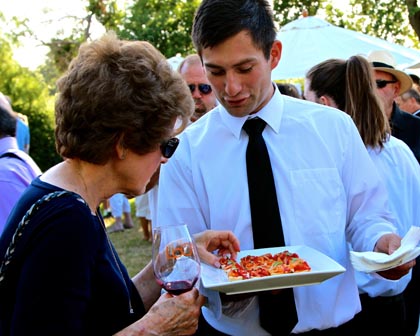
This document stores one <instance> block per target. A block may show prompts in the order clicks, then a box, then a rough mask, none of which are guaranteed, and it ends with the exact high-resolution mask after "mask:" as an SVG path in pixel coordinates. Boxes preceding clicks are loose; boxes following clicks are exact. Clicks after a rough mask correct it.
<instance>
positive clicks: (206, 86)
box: [188, 84, 212, 95]
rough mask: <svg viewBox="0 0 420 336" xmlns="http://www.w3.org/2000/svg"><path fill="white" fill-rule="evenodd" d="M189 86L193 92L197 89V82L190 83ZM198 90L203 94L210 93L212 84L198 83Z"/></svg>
mask: <svg viewBox="0 0 420 336" xmlns="http://www.w3.org/2000/svg"><path fill="white" fill-rule="evenodd" d="M188 87H189V88H190V91H191V93H193V92H194V91H195V84H188ZM197 87H198V91H200V93H202V94H205V95H207V94H209V93H211V91H212V90H211V86H210V85H209V84H198V85H197Z"/></svg>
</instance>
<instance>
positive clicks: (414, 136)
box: [368, 50, 420, 163]
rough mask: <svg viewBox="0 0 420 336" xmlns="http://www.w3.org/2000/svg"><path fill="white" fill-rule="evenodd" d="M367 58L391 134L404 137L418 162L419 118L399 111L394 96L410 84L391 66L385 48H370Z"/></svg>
mask: <svg viewBox="0 0 420 336" xmlns="http://www.w3.org/2000/svg"><path fill="white" fill-rule="evenodd" d="M368 60H369V62H370V63H371V64H372V67H373V69H374V75H375V79H376V86H377V90H376V91H377V93H378V95H379V97H380V99H381V101H382V103H383V106H384V110H385V114H386V116H387V117H388V120H389V123H390V125H391V131H392V135H393V136H394V137H396V138H398V139H400V140H402V141H404V142H405V143H406V144H407V145H408V147H410V149H411V150H412V151H413V153H414V156H415V157H416V159H417V161H418V162H419V163H420V118H418V117H415V116H413V115H411V114H410V113H406V112H404V111H401V110H400V108H399V107H398V105H397V104H396V103H395V99H396V98H397V97H398V96H400V95H402V94H403V93H405V92H407V91H408V90H409V89H411V87H412V86H413V81H412V80H411V78H410V76H409V75H407V74H406V73H405V72H403V71H400V70H397V69H395V60H394V58H393V56H392V55H391V54H390V53H389V52H387V51H385V50H378V51H372V52H371V53H370V54H369V55H368Z"/></svg>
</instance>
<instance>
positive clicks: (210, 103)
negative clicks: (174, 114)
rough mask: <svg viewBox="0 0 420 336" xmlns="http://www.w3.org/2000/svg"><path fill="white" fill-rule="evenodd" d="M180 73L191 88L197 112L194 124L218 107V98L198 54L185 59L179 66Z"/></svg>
mask: <svg viewBox="0 0 420 336" xmlns="http://www.w3.org/2000/svg"><path fill="white" fill-rule="evenodd" d="M178 72H179V73H180V74H181V76H182V78H184V80H185V82H186V83H187V85H188V87H189V88H190V91H191V95H192V97H193V99H194V102H195V112H194V114H193V115H192V116H191V122H194V121H196V120H198V119H199V118H201V117H202V116H203V115H204V114H206V113H207V112H208V111H210V110H211V109H212V108H214V107H215V106H216V105H217V101H216V97H215V95H214V93H213V90H212V88H211V85H210V82H209V80H208V79H207V76H206V72H205V69H204V67H203V64H202V63H201V59H200V57H199V56H198V55H197V54H192V55H188V56H187V57H185V59H184V60H183V61H182V62H181V63H180V64H179V67H178Z"/></svg>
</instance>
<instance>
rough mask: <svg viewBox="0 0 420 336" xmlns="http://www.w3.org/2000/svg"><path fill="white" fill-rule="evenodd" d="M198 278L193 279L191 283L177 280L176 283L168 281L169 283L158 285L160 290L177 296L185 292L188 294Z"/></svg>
mask: <svg viewBox="0 0 420 336" xmlns="http://www.w3.org/2000/svg"><path fill="white" fill-rule="evenodd" d="M197 280H198V277H197V278H195V279H193V281H190V280H178V281H169V282H161V281H158V282H159V283H160V282H161V283H160V285H161V286H162V288H164V289H165V290H166V291H167V292H168V293H170V294H172V295H179V294H182V293H185V292H188V291H189V290H191V289H192V288H193V287H194V285H195V283H196V282H197Z"/></svg>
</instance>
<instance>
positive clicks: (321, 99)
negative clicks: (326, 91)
mask: <svg viewBox="0 0 420 336" xmlns="http://www.w3.org/2000/svg"><path fill="white" fill-rule="evenodd" d="M319 103H320V104H322V105H326V106H330V107H335V108H337V104H336V103H335V101H334V99H332V98H331V97H329V96H321V97H319Z"/></svg>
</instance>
